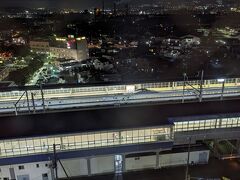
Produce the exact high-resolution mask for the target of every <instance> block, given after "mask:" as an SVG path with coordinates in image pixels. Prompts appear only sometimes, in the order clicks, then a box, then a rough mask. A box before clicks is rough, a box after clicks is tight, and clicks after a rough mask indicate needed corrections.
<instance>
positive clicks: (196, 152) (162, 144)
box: [0, 100, 240, 180]
mask: <svg viewBox="0 0 240 180" xmlns="http://www.w3.org/2000/svg"><path fill="white" fill-rule="evenodd" d="M239 104H240V100H229V101H215V102H214V101H213V102H202V103H185V104H165V105H138V106H126V107H105V108H99V109H88V110H86V109H85V110H73V111H65V112H55V113H53V112H52V113H45V114H30V115H19V116H5V117H4V116H3V117H0V123H1V131H0V169H1V171H0V178H2V179H4V180H7V179H17V180H28V179H39V180H47V179H54V177H55V176H56V172H57V176H58V177H59V178H66V177H67V176H69V177H75V176H91V175H96V174H104V173H122V172H128V171H134V170H142V169H148V168H151V169H159V168H163V167H169V166H177V165H185V164H186V163H187V156H188V150H187V149H188V148H187V147H188V146H189V144H190V145H191V148H190V158H189V162H190V163H191V164H193V165H194V164H204V163H207V162H208V159H209V150H208V149H207V148H206V147H205V146H203V145H202V143H201V145H199V142H204V140H215V139H235V140H239V138H240V133H239V132H240V112H239ZM238 148H239V149H240V143H239V147H238ZM54 151H55V152H56V153H54ZM55 162H57V163H55ZM56 164H57V166H56ZM55 167H56V168H55ZM56 169H57V171H55V170H56Z"/></svg>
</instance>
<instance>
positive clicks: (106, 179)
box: [76, 159, 240, 180]
mask: <svg viewBox="0 0 240 180" xmlns="http://www.w3.org/2000/svg"><path fill="white" fill-rule="evenodd" d="M189 173H190V175H191V177H201V178H212V179H213V178H221V177H222V176H225V177H227V178H230V179H231V180H240V160H239V161H238V160H236V159H235V160H224V161H223V160H217V159H210V160H209V164H208V165H198V166H192V167H190V169H189ZM184 178H185V167H174V168H164V169H159V170H145V171H138V172H128V173H124V174H123V175H122V177H115V176H114V175H113V174H112V175H99V176H91V177H82V178H76V180H184Z"/></svg>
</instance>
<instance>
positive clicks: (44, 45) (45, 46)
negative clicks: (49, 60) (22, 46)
mask: <svg viewBox="0 0 240 180" xmlns="http://www.w3.org/2000/svg"><path fill="white" fill-rule="evenodd" d="M29 46H30V48H31V50H32V51H35V52H41V53H48V52H49V51H50V45H49V42H48V41H43V40H32V41H30V42H29Z"/></svg>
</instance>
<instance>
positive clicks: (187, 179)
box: [185, 137, 192, 180]
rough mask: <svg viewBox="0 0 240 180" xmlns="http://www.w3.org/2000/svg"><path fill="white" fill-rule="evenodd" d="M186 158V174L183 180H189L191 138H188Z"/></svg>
mask: <svg viewBox="0 0 240 180" xmlns="http://www.w3.org/2000/svg"><path fill="white" fill-rule="evenodd" d="M188 140H189V142H188V156H187V166H186V174H185V180H189V159H190V148H191V140H192V137H188Z"/></svg>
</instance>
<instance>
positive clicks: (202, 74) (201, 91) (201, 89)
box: [199, 70, 204, 102]
mask: <svg viewBox="0 0 240 180" xmlns="http://www.w3.org/2000/svg"><path fill="white" fill-rule="evenodd" d="M203 76H204V71H203V70H202V73H201V81H200V93H199V101H200V102H202V97H203Z"/></svg>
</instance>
